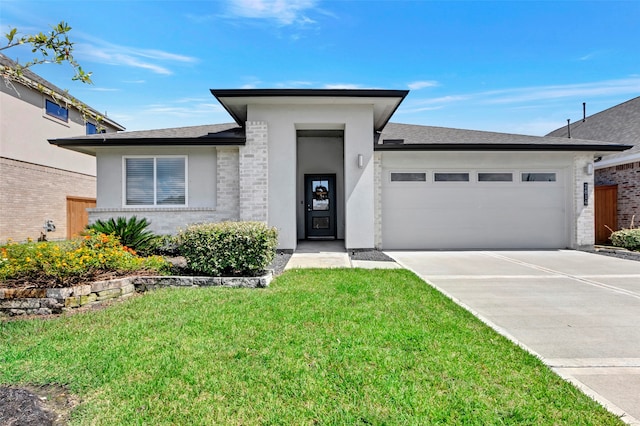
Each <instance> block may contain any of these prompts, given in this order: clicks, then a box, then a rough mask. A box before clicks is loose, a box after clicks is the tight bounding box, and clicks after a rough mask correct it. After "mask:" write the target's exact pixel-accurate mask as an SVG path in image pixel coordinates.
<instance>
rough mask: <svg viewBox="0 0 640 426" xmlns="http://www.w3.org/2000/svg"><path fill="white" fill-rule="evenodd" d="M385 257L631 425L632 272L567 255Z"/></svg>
mask: <svg viewBox="0 0 640 426" xmlns="http://www.w3.org/2000/svg"><path fill="white" fill-rule="evenodd" d="M385 253H386V254H387V255H389V256H391V257H392V258H394V259H395V260H396V261H397V262H398V263H400V264H401V265H403V266H405V267H406V268H408V269H411V270H413V271H414V272H415V273H416V274H417V275H419V276H420V277H421V278H423V279H424V280H425V281H427V282H429V283H431V284H432V285H433V286H434V287H436V288H438V289H439V290H440V291H442V292H443V293H445V294H446V295H448V296H449V297H451V298H452V299H453V300H455V301H456V302H457V303H458V304H460V305H461V306H463V307H465V308H466V309H468V310H469V311H471V312H472V313H474V314H475V315H476V316H477V317H479V318H480V319H481V320H483V321H484V322H485V323H487V324H488V325H489V326H491V327H493V328H494V329H495V330H497V331H498V332H499V333H501V334H503V335H504V336H506V337H508V338H509V339H511V340H512V341H514V342H516V343H517V344H519V345H520V346H522V347H524V348H525V349H527V350H528V351H529V352H531V353H533V354H535V355H537V356H538V357H540V358H541V360H542V361H543V362H544V363H545V364H547V365H548V366H550V367H551V368H552V369H553V370H554V371H556V372H557V373H558V374H559V375H560V376H561V377H564V378H565V379H567V380H569V381H570V382H572V383H574V384H575V385H576V386H578V387H579V388H580V389H582V390H583V391H584V392H585V393H586V394H587V395H590V396H591V397H593V398H594V399H596V400H597V401H599V402H600V403H601V404H602V405H604V406H605V407H606V408H607V409H609V410H610V411H611V412H613V413H614V414H616V415H619V416H621V419H622V420H623V421H625V422H626V423H628V424H631V425H640V420H639V419H640V262H637V261H632V260H622V259H616V258H612V257H606V256H602V255H597V254H589V253H584V252H578V251H571V250H558V251H509V252H495V251H467V252H463V251H459V252H385Z"/></svg>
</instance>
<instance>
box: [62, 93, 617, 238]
mask: <svg viewBox="0 0 640 426" xmlns="http://www.w3.org/2000/svg"><path fill="white" fill-rule="evenodd" d="M211 92H212V94H213V95H214V96H215V97H216V98H217V99H218V101H219V102H220V103H221V104H222V106H223V107H224V108H225V109H226V110H227V111H228V112H229V114H230V115H231V117H232V118H233V120H234V121H235V123H231V124H219V125H210V126H196V127H186V128H175V129H165V130H150V131H140V132H124V133H116V134H113V135H101V136H95V135H94V136H86V137H76V138H58V139H52V140H50V142H51V143H52V144H54V145H57V146H60V147H63V148H66V149H69V150H73V151H77V152H81V153H86V154H91V155H95V156H96V157H97V162H98V201H97V207H96V208H95V209H92V210H90V220H96V219H98V218H108V217H117V216H133V215H136V216H138V217H146V218H147V219H149V220H150V221H151V223H152V227H153V230H154V231H156V232H159V233H175V232H176V231H177V230H178V229H180V228H184V227H185V226H186V225H188V224H190V223H196V222H211V221H222V220H257V221H263V222H266V223H268V224H269V225H272V226H275V227H277V228H278V231H279V248H281V249H295V248H296V245H297V242H298V240H300V239H326V238H330V239H333V238H336V239H339V240H344V245H345V248H347V249H367V248H373V247H377V248H381V249H458V248H466V249H469V248H505V249H506V248H565V247H571V248H583V247H591V246H593V240H594V234H593V214H594V210H593V173H592V171H593V159H594V157H595V156H601V155H604V154H608V153H611V152H619V151H622V150H624V149H626V148H628V146H626V145H622V144H618V143H607V142H597V141H587V140H577V139H566V138H564V139H559V138H552V137H534V136H521V135H510V134H501V133H492V132H480V131H470V130H459V129H446V128H439V127H430V126H416V125H407V124H395V123H389V120H390V118H391V116H392V115H393V114H394V112H395V111H396V109H397V108H398V107H399V105H400V103H401V102H402V101H403V100H404V98H405V97H406V96H407V94H408V91H402V90H346V89H345V90H321V89H282V90H280V89H240V90H212V91H211Z"/></svg>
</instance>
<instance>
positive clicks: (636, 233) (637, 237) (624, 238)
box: [610, 228, 640, 250]
mask: <svg viewBox="0 0 640 426" xmlns="http://www.w3.org/2000/svg"><path fill="white" fill-rule="evenodd" d="M610 238H611V242H612V243H613V245H614V246H617V247H624V248H626V249H628V250H640V228H635V229H621V230H620V231H615V232H613V233H611V237H610Z"/></svg>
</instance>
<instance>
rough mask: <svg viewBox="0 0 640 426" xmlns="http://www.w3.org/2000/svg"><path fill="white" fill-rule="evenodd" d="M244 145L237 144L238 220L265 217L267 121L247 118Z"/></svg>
mask: <svg viewBox="0 0 640 426" xmlns="http://www.w3.org/2000/svg"><path fill="white" fill-rule="evenodd" d="M246 132H247V144H246V145H245V146H243V147H240V154H239V170H240V177H239V188H240V220H254V221H260V222H266V221H267V219H268V217H267V216H268V206H267V201H268V195H269V194H268V188H269V181H268V172H269V167H268V161H267V160H268V146H267V143H268V138H267V123H264V122H260V121H247V123H246Z"/></svg>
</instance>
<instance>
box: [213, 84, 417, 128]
mask: <svg viewBox="0 0 640 426" xmlns="http://www.w3.org/2000/svg"><path fill="white" fill-rule="evenodd" d="M211 93H212V94H213V96H215V97H216V99H217V100H218V102H220V104H221V105H222V106H223V107H224V108H225V109H226V110H227V111H228V112H229V114H230V115H231V117H233V119H234V120H235V122H236V123H238V125H240V126H244V125H245V122H246V121H247V106H248V105H372V106H373V125H374V129H373V130H375V131H379V130H382V128H384V126H385V125H386V124H387V123H388V122H389V120H390V119H391V116H392V115H393V113H394V112H395V111H396V110H397V109H398V107H399V106H400V103H401V102H402V101H403V100H404V98H405V97H406V96H407V94H408V93H409V91H408V90H378V89H211Z"/></svg>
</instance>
